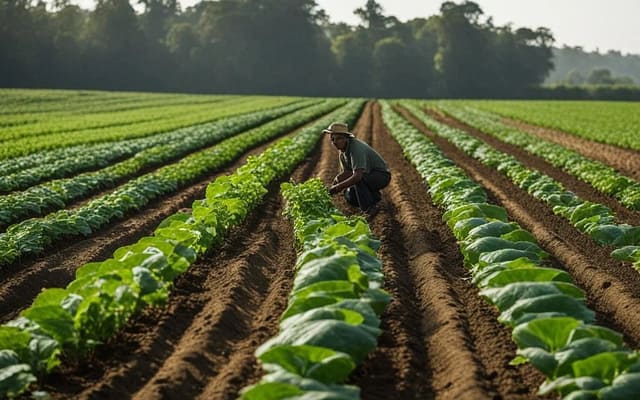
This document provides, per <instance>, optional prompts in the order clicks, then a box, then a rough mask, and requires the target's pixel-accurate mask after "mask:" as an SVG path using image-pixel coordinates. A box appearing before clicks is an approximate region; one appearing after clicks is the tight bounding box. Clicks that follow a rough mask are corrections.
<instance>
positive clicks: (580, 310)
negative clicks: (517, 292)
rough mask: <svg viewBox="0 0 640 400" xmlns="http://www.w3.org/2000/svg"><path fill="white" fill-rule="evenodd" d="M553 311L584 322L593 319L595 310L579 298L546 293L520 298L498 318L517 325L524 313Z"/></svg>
mask: <svg viewBox="0 0 640 400" xmlns="http://www.w3.org/2000/svg"><path fill="white" fill-rule="evenodd" d="M549 312H555V313H560V314H565V315H567V316H570V317H574V318H576V319H580V320H582V321H585V322H591V321H593V320H594V319H595V312H593V311H592V310H590V309H589V308H587V307H586V306H585V305H584V303H583V302H582V301H580V300H576V299H575V298H573V297H569V296H567V295H565V294H547V295H542V296H539V297H533V298H528V299H521V300H518V301H516V302H515V304H514V305H513V306H511V307H510V308H508V309H507V310H505V311H503V312H502V314H500V317H499V318H498V320H499V321H500V322H502V323H506V324H509V325H512V326H513V325H517V324H518V323H519V321H518V320H519V319H520V318H521V317H522V316H523V315H524V314H531V313H549Z"/></svg>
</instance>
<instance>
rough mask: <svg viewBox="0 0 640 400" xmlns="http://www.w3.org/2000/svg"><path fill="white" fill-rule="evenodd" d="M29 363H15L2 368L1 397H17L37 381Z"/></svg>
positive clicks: (0, 378)
mask: <svg viewBox="0 0 640 400" xmlns="http://www.w3.org/2000/svg"><path fill="white" fill-rule="evenodd" d="M36 380H37V379H36V377H35V376H34V375H33V373H32V372H31V368H30V367H29V365H27V364H15V365H11V366H8V367H4V368H1V369H0V397H15V396H17V395H19V394H21V393H23V392H24V391H25V390H27V388H28V387H29V385H30V384H32V383H34V382H35V381H36Z"/></svg>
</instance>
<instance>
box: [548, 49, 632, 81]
mask: <svg viewBox="0 0 640 400" xmlns="http://www.w3.org/2000/svg"><path fill="white" fill-rule="evenodd" d="M553 61H554V69H553V71H551V73H550V74H549V76H548V77H547V80H546V82H545V83H564V84H567V85H574V86H575V85H585V84H591V85H616V84H618V85H640V54H626V55H624V54H622V53H620V52H619V51H613V50H609V51H608V52H606V53H600V52H598V51H592V52H587V51H585V50H583V49H582V48H581V47H568V46H564V47H562V48H554V49H553Z"/></svg>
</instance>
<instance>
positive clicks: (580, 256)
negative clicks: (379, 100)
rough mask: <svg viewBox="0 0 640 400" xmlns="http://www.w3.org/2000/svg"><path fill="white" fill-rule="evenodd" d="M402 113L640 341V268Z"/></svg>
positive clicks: (601, 312) (602, 314)
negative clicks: (638, 312) (639, 314)
mask: <svg viewBox="0 0 640 400" xmlns="http://www.w3.org/2000/svg"><path fill="white" fill-rule="evenodd" d="M403 115H404V116H405V117H406V118H408V119H409V120H411V122H412V123H413V124H414V125H415V126H416V127H418V128H419V129H420V130H421V131H423V132H424V133H425V134H426V135H427V136H429V137H430V138H431V139H432V140H433V141H434V143H436V144H437V145H438V147H440V149H441V150H442V151H443V152H444V154H445V155H446V156H447V157H449V158H451V159H452V160H453V161H454V162H455V163H456V164H457V165H458V166H460V167H462V168H463V169H464V170H465V171H466V172H467V174H469V176H470V177H471V178H472V179H474V180H475V181H477V182H479V183H480V184H481V185H482V186H484V187H485V189H487V191H488V193H489V195H490V197H491V198H492V199H494V200H495V201H496V203H498V204H499V205H501V206H502V207H504V208H506V210H507V212H508V213H509V216H510V218H512V219H513V220H515V221H516V222H518V223H519V224H520V225H521V226H523V227H524V228H525V229H527V230H529V231H530V232H531V233H533V234H534V236H535V237H536V239H537V240H538V242H539V244H540V245H541V247H542V248H543V249H545V250H546V251H548V252H549V253H550V254H551V255H552V256H553V259H552V260H551V265H553V266H555V267H559V268H564V269H566V270H567V271H568V272H569V273H570V274H571V275H572V276H573V277H574V279H575V281H576V284H577V285H578V286H580V287H581V288H583V289H584V290H585V291H586V296H587V304H588V306H589V307H591V308H592V309H593V310H594V311H596V315H597V316H596V317H597V320H598V323H599V324H601V325H604V326H608V327H610V328H612V329H616V330H618V331H620V332H622V333H623V334H624V335H625V339H626V341H627V342H628V343H629V344H630V345H632V346H634V347H635V346H637V344H638V343H640V320H638V318H636V310H638V309H640V274H639V273H638V272H637V271H635V270H634V269H633V268H632V267H631V266H630V265H629V264H628V263H621V262H619V261H616V260H613V259H612V258H611V257H610V256H609V253H610V252H611V250H612V249H611V248H606V247H603V246H600V245H598V244H597V243H595V242H594V241H593V240H591V239H590V238H589V237H587V236H586V235H583V234H581V233H580V232H578V231H577V230H576V229H575V228H574V227H573V226H572V225H570V224H569V222H568V221H566V220H565V219H564V218H562V217H559V216H557V215H555V214H553V212H552V210H551V209H550V208H549V207H548V206H547V205H546V204H545V203H543V202H541V201H539V200H537V199H535V198H533V197H532V196H531V195H529V194H528V193H527V192H525V191H523V190H522V189H520V188H518V187H517V186H515V185H514V184H513V183H512V182H511V181H510V180H509V179H508V178H506V177H505V176H504V175H502V174H501V173H499V172H498V171H496V170H494V169H492V168H489V167H487V166H485V165H483V164H481V163H480V162H478V161H476V160H474V159H472V158H471V157H469V156H467V155H466V154H464V153H463V152H462V151H460V150H458V149H457V148H456V147H455V146H454V145H453V144H451V143H449V142H448V141H446V140H445V139H443V138H440V137H438V136H437V135H435V134H433V133H432V132H430V131H429V130H428V129H427V128H426V127H425V126H424V125H423V124H421V123H420V122H419V121H417V120H416V119H415V118H414V117H412V116H411V115H410V113H408V112H406V111H404V112H403ZM456 126H460V124H457V125H456Z"/></svg>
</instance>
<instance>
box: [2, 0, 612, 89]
mask: <svg viewBox="0 0 640 400" xmlns="http://www.w3.org/2000/svg"><path fill="white" fill-rule="evenodd" d="M33 1H37V0H0V84H2V85H3V86H22V87H30V86H32V87H33V86H39V87H47V86H48V87H75V88H101V89H127V90H156V91H158V90H175V91H191V92H217V93H264V94H291V95H346V96H379V97H427V96H448V97H456V96H465V97H468V96H476V97H482V96H517V95H522V94H523V93H525V92H526V91H527V90H528V89H529V87H530V86H532V85H537V84H539V83H540V82H541V81H542V80H543V79H544V77H545V75H546V74H547V72H548V70H549V68H551V63H550V59H551V52H550V43H552V41H553V37H552V35H551V34H550V32H549V31H548V30H546V29H544V28H539V29H537V30H531V29H528V28H520V29H513V28H512V27H511V26H505V27H496V26H494V25H493V23H492V21H491V19H490V18H485V17H484V14H483V12H482V9H481V8H480V7H479V6H478V5H477V4H476V3H474V2H471V1H466V2H463V3H460V4H456V3H454V2H451V1H448V2H445V3H443V4H442V6H441V11H440V14H438V15H435V16H431V17H429V18H416V19H413V20H411V21H407V22H400V21H399V20H398V19H397V18H395V17H393V16H388V15H386V14H385V12H384V9H383V8H382V7H381V6H380V4H379V3H378V2H377V1H374V0H363V2H362V6H361V7H359V8H357V9H356V10H354V13H355V14H356V15H357V16H358V17H359V18H360V20H361V23H360V24H359V25H357V26H350V25H347V24H345V23H332V22H331V21H329V18H328V17H327V14H326V13H325V12H324V11H323V10H321V9H319V8H318V6H317V4H316V2H315V1H314V0H215V1H201V2H200V3H197V4H195V5H194V6H192V7H189V8H187V9H186V10H181V9H180V8H179V7H178V3H177V0H136V1H138V4H142V5H143V6H144V10H143V11H141V12H138V13H136V11H135V10H134V8H133V7H132V5H131V3H130V2H129V0H97V2H96V7H95V9H94V10H93V11H86V10H82V9H80V8H79V7H77V6H74V5H71V3H70V1H71V0H49V2H50V4H48V5H46V4H45V3H43V2H39V3H36V2H33ZM582 74H583V75H584V76H586V75H587V73H585V72H582ZM611 79H612V80H613V81H615V82H622V81H623V79H622V78H613V77H612V78H611Z"/></svg>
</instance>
